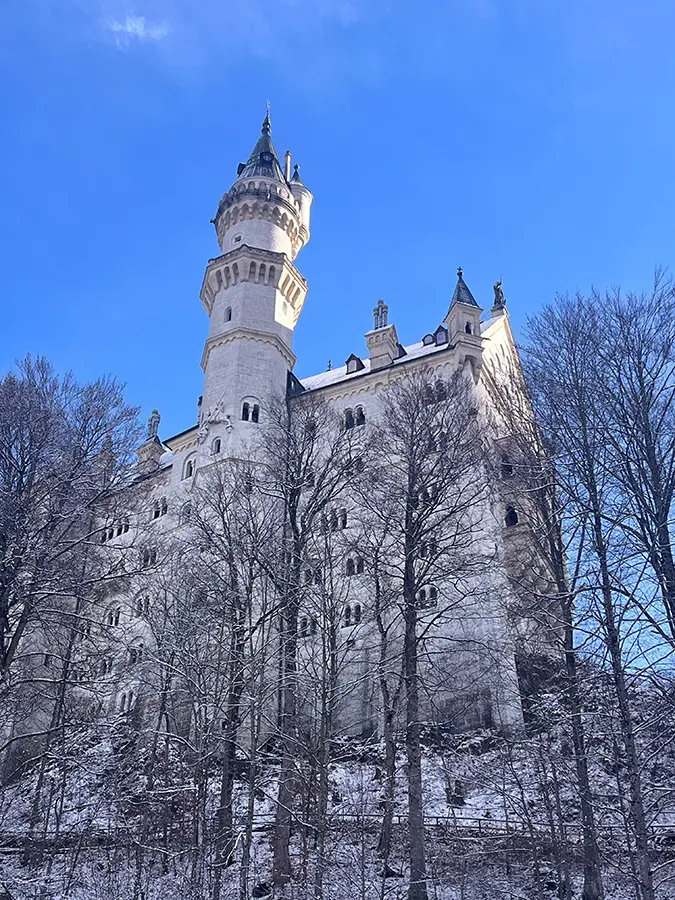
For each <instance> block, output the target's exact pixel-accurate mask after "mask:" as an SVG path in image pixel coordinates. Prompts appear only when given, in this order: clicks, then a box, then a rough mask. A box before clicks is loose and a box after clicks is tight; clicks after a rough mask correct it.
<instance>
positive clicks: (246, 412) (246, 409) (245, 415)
mask: <svg viewBox="0 0 675 900" xmlns="http://www.w3.org/2000/svg"><path fill="white" fill-rule="evenodd" d="M250 410H251V408H250V406H249V405H248V403H244V404H243V406H242V407H241V420H242V422H248V420H249V416H250Z"/></svg>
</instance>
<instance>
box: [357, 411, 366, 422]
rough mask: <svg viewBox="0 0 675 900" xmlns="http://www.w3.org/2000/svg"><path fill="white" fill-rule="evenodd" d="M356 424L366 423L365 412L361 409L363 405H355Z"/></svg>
mask: <svg viewBox="0 0 675 900" xmlns="http://www.w3.org/2000/svg"><path fill="white" fill-rule="evenodd" d="M356 424H357V425H365V424H366V414H365V413H364V411H363V407H361V406H357V407H356Z"/></svg>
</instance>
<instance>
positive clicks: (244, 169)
mask: <svg viewBox="0 0 675 900" xmlns="http://www.w3.org/2000/svg"><path fill="white" fill-rule="evenodd" d="M285 167H286V172H288V171H289V170H290V154H289V153H287V154H286V160H285ZM296 176H297V177H296ZM312 200H313V197H312V194H311V192H310V191H309V190H308V189H307V188H306V187H305V186H304V185H303V184H302V182H301V181H300V176H299V174H298V167H297V166H296V169H295V175H294V176H293V178H292V179H291V181H290V182H289V181H288V179H287V176H286V174H285V173H284V170H283V169H282V167H281V164H280V162H279V157H278V156H277V152H276V150H275V149H274V144H273V143H272V126H271V122H270V116H269V112H268V113H267V115H266V116H265V120H264V121H263V124H262V129H261V133H260V137H259V138H258V141H257V143H256V145H255V147H254V148H253V151H252V152H251V155H250V156H249V158H248V162H245V163H240V164H239V167H238V169H237V180H236V181H235V183H234V184H233V185H232V187H231V188H230V190H229V191H228V192H227V193H226V194H225V195H224V196H223V198H222V200H221V201H220V203H219V205H218V210H217V212H216V215H215V217H214V219H213V223H214V225H215V227H216V234H217V235H218V243H219V244H220V248H221V250H222V251H223V253H227V252H228V251H230V250H234V249H236V248H237V247H238V246H240V245H244V244H246V245H248V246H249V247H255V248H259V249H261V250H271V251H273V252H276V253H285V254H286V255H287V256H288V257H289V258H290V259H295V257H296V256H297V254H298V253H299V252H300V250H301V249H302V248H303V246H304V245H305V244H306V243H307V241H308V240H309V209H310V207H311V204H312Z"/></svg>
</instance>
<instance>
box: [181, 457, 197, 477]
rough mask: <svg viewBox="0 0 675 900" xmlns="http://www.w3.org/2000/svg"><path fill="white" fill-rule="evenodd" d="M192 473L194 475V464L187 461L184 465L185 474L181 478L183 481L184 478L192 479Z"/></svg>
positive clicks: (190, 460) (191, 461) (192, 461)
mask: <svg viewBox="0 0 675 900" xmlns="http://www.w3.org/2000/svg"><path fill="white" fill-rule="evenodd" d="M194 473H195V464H194V460H192V459H189V460H188V461H187V462H186V463H185V474H184V475H183V478H184V479H185V478H192V476H193V475H194Z"/></svg>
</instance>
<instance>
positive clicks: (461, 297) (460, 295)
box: [450, 266, 480, 309]
mask: <svg viewBox="0 0 675 900" xmlns="http://www.w3.org/2000/svg"><path fill="white" fill-rule="evenodd" d="M455 303H464V305H465V306H475V307H477V308H478V309H480V307H479V306H478V304H477V303H476V301H475V299H474V296H473V294H472V293H471V291H470V290H469V288H468V287H467V285H466V282H465V281H464V272H463V271H462V267H461V266H459V267H458V269H457V284H456V285H455V291H454V293H453V295H452V300H451V301H450V309H452V307H453V306H454V305H455Z"/></svg>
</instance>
